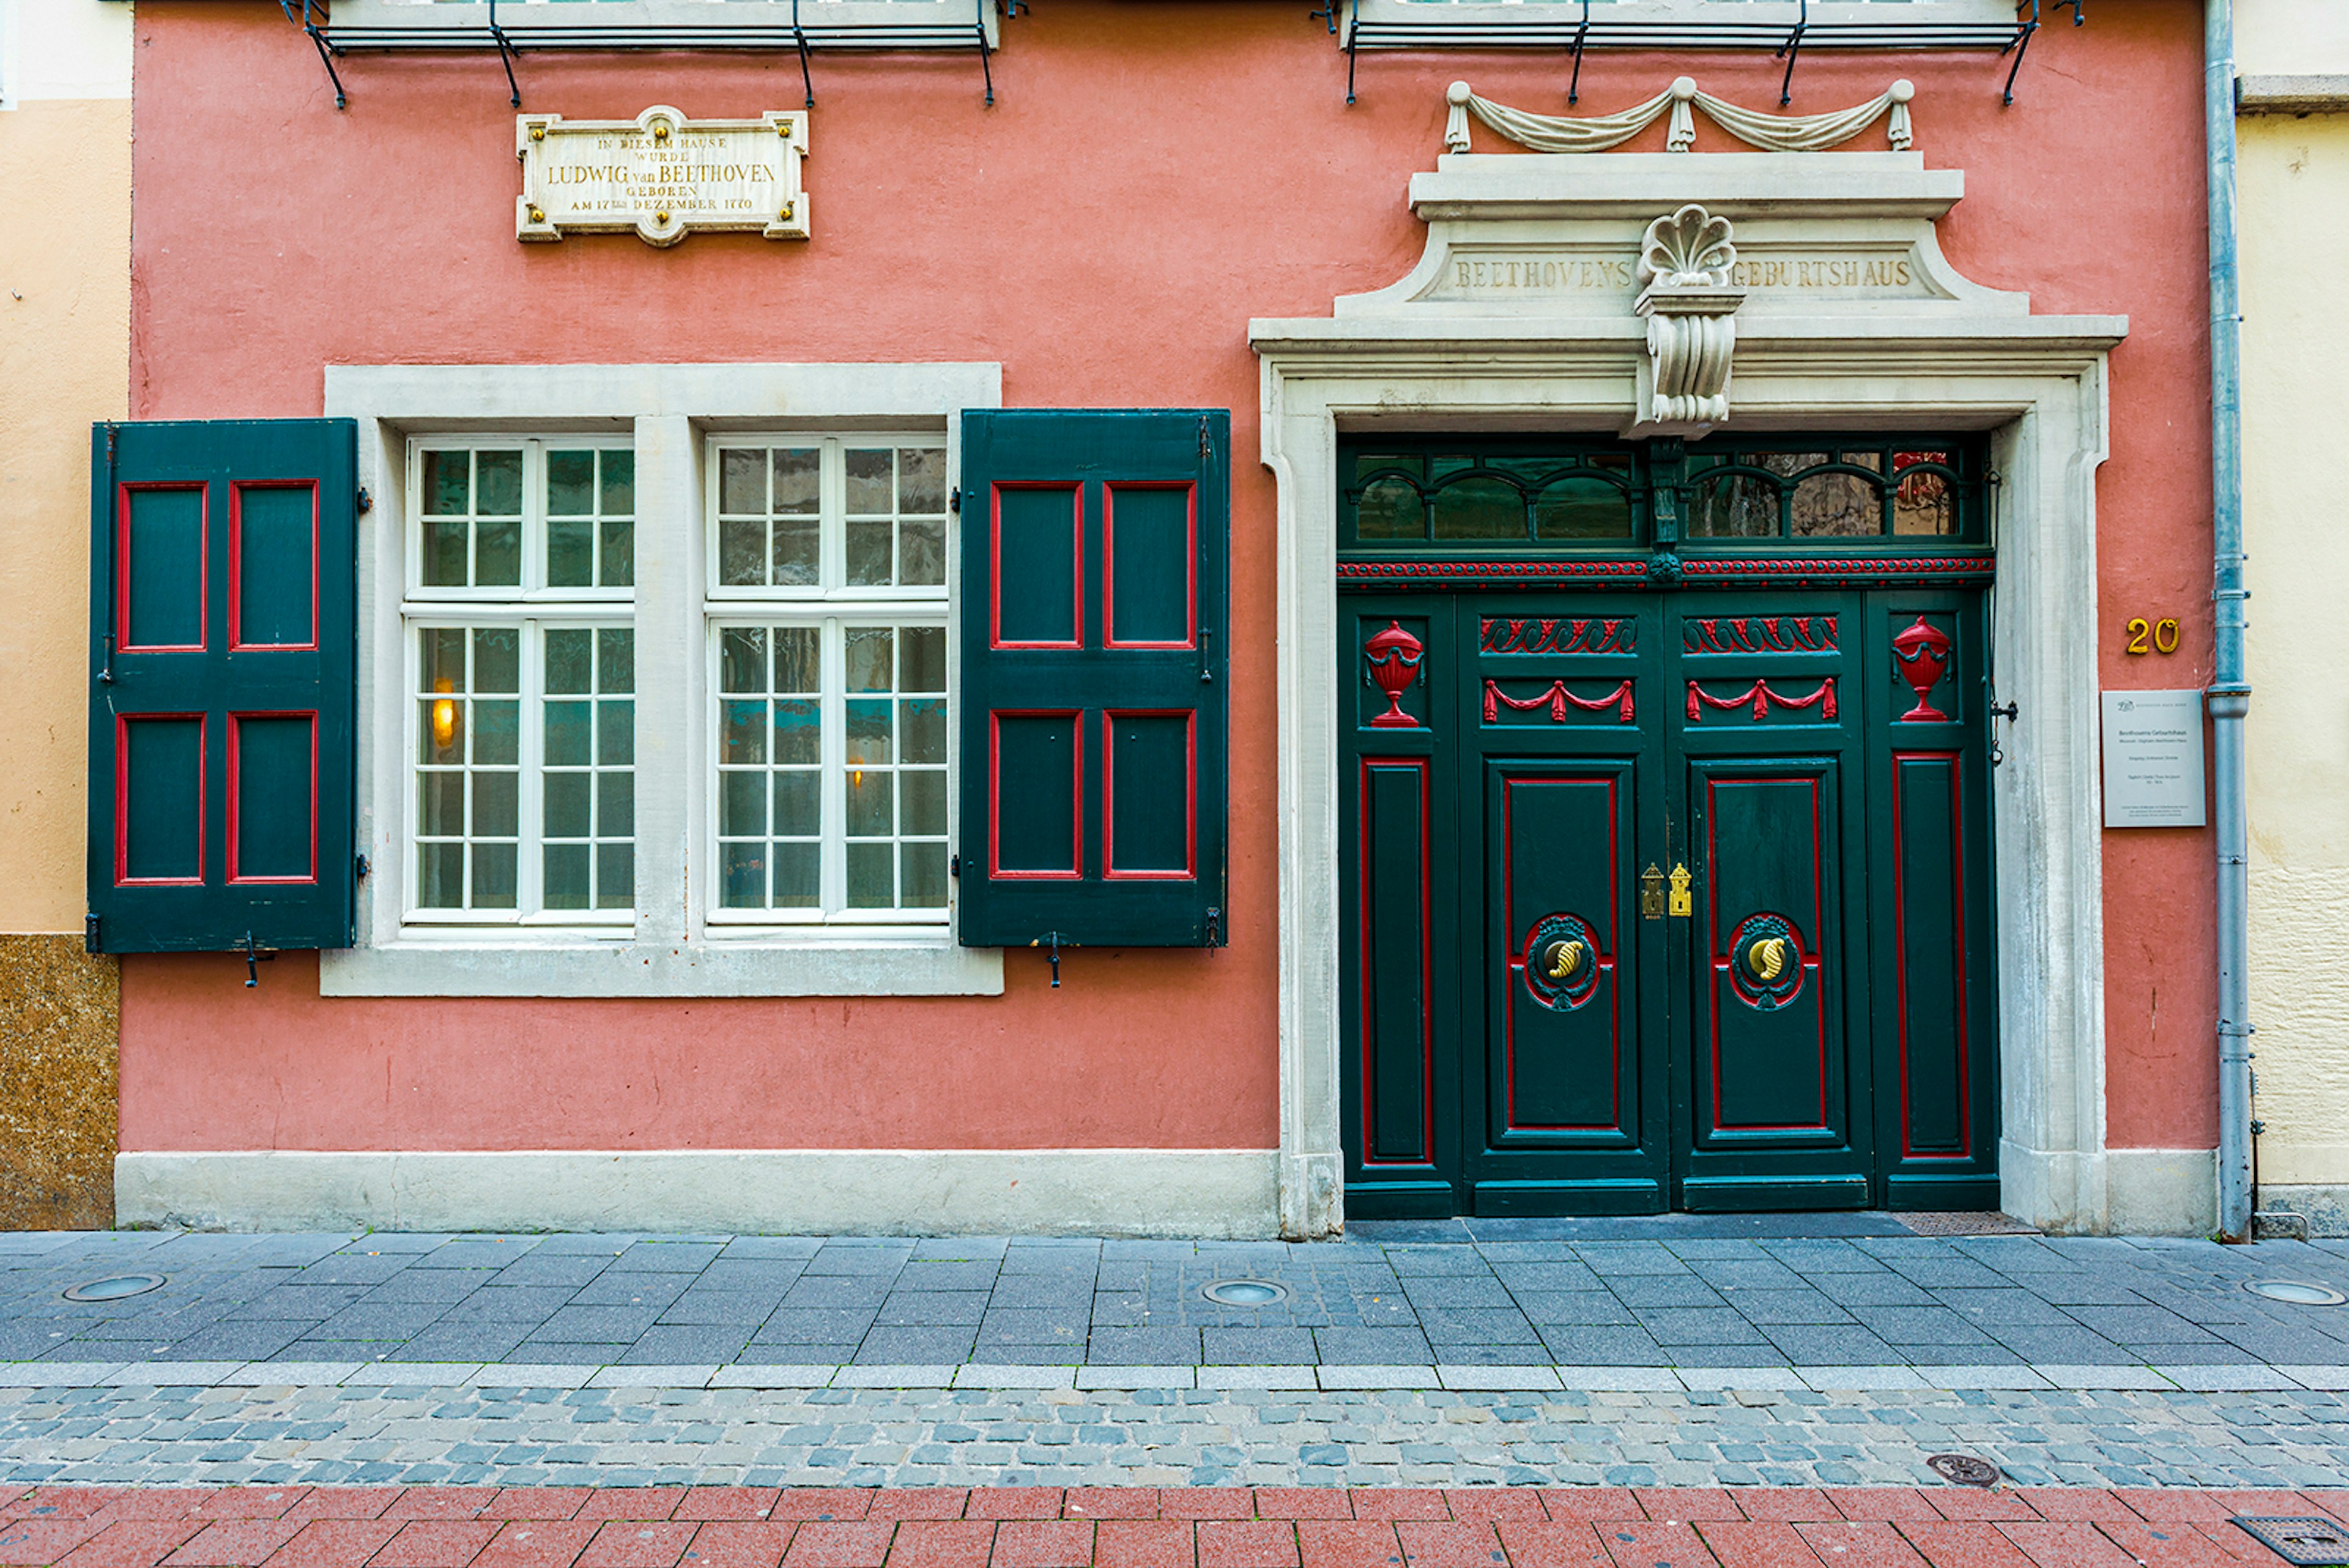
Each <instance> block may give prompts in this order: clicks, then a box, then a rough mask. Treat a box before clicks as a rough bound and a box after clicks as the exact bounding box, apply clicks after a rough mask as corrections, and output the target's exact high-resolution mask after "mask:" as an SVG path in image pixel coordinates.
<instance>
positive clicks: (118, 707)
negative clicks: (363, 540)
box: [88, 420, 358, 953]
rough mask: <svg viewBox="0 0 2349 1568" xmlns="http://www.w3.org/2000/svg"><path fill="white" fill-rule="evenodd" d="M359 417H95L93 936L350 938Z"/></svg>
mask: <svg viewBox="0 0 2349 1568" xmlns="http://www.w3.org/2000/svg"><path fill="white" fill-rule="evenodd" d="M357 451H358V445H357V426H356V425H355V424H353V423H352V421H348V420H254V421H188V422H173V423H154V424H109V425H99V426H98V427H97V428H96V430H95V431H93V432H92V439H91V453H90V665H89V675H90V684H89V867H88V881H89V924H88V938H89V946H90V949H91V950H92V951H97V952H112V953H126V952H188V951H196V952H202V951H212V950H227V949H237V948H243V947H245V946H246V945H247V944H248V942H249V943H250V944H251V945H252V946H254V947H255V948H334V947H348V946H349V945H350V942H351V935H352V927H351V910H352V898H353V892H354V888H355V887H356V883H357V871H356V854H357V847H356V844H355V842H354V822H353V818H354V815H355V814H354V809H353V785H354V774H355V772H356V756H355V754H354V742H353V728H352V726H353V713H354V709H355V706H356V701H357V661H356V657H355V653H356V649H355V645H354V636H353V625H354V621H353V618H354V616H355V614H356V608H357V606H356V593H355V583H354V571H355V565H356V562H355V544H356V534H357V492H356V489H355V482H354V477H353V476H354V472H355V468H356V465H357Z"/></svg>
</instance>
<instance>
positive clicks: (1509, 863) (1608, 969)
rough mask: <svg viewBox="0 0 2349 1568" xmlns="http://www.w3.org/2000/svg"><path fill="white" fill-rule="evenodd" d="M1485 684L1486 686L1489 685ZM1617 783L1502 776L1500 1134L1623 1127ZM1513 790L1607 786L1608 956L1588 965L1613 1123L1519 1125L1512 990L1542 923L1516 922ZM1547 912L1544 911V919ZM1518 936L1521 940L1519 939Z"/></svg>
mask: <svg viewBox="0 0 2349 1568" xmlns="http://www.w3.org/2000/svg"><path fill="white" fill-rule="evenodd" d="M1488 684H1489V683H1488ZM1619 782H1620V775H1619V774H1502V775H1501V916H1502V919H1506V921H1508V922H1509V923H1508V927H1507V929H1508V931H1509V933H1510V949H1509V953H1508V957H1507V959H1506V961H1504V962H1503V964H1502V966H1501V967H1502V971H1503V979H1502V983H1503V984H1504V985H1506V986H1507V987H1508V988H1509V990H1508V1002H1507V1004H1506V1006H1504V1007H1503V1008H1502V1009H1501V1073H1502V1076H1503V1077H1504V1079H1505V1080H1506V1085H1507V1089H1506V1094H1507V1101H1506V1106H1505V1107H1504V1110H1503V1115H1502V1130H1503V1131H1504V1132H1613V1133H1619V1132H1622V1131H1624V1130H1625V1129H1624V1127H1623V988H1622V987H1621V986H1620V985H1618V984H1615V983H1613V982H1614V981H1615V978H1616V976H1615V956H1616V952H1617V950H1618V949H1617V946H1616V944H1617V943H1618V942H1619V941H1620V940H1622V931H1621V929H1620V928H1619V926H1618V925H1617V924H1616V918H1617V916H1618V914H1619V912H1620V909H1619V901H1620V899H1621V898H1622V896H1623V892H1622V886H1621V883H1620V881H1619V874H1620V872H1621V869H1622V865H1621V860H1620V855H1621V852H1622V850H1621V844H1620V833H1619V820H1618V815H1617V813H1618V802H1617V799H1616V794H1615V792H1616V786H1617V784H1619ZM1512 784H1605V785H1606V786H1607V951H1606V952H1605V954H1603V955H1599V954H1593V955H1592V961H1593V962H1595V963H1597V964H1598V966H1599V975H1600V977H1601V980H1602V981H1603V982H1605V983H1606V984H1607V987H1608V990H1607V1010H1608V1019H1609V1024H1610V1025H1611V1029H1610V1033H1609V1043H1610V1044H1612V1046H1613V1048H1614V1049H1613V1059H1614V1065H1613V1067H1612V1068H1611V1069H1610V1072H1611V1078H1610V1080H1609V1087H1610V1088H1611V1089H1612V1090H1613V1110H1614V1119H1613V1120H1611V1121H1604V1122H1521V1121H1519V1120H1517V994H1516V987H1517V986H1519V985H1520V984H1522V983H1524V981H1523V978H1522V977H1523V975H1524V972H1525V967H1526V944H1527V943H1528V942H1530V941H1531V940H1533V929H1534V926H1535V925H1536V924H1537V923H1538V921H1539V919H1540V917H1539V916H1536V917H1535V918H1534V919H1531V920H1520V919H1518V918H1517V899H1516V856H1515V855H1514V854H1513V853H1511V852H1512V850H1514V849H1515V847H1516V820H1515V818H1516V799H1515V798H1514V797H1513V796H1512V795H1511V794H1510V789H1509V786H1510V785H1512ZM1550 912H1551V911H1549V910H1547V909H1545V910H1543V911H1542V913H1543V914H1548V913H1550ZM1520 931H1522V932H1523V933H1524V934H1523V935H1519V934H1518V933H1519V932H1520Z"/></svg>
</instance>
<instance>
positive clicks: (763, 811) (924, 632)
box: [709, 437, 947, 924]
mask: <svg viewBox="0 0 2349 1568" xmlns="http://www.w3.org/2000/svg"><path fill="white" fill-rule="evenodd" d="M711 468H712V471H713V476H712V482H713V487H714V490H715V495H714V497H713V500H714V505H713V507H712V528H713V535H714V537H713V539H712V542H711V545H712V547H711V550H710V561H711V582H710V589H709V594H710V599H711V604H710V607H709V608H710V657H711V673H712V680H711V691H712V696H713V700H714V705H715V710H716V711H715V722H714V723H713V725H712V731H711V732H712V735H713V737H714V739H713V746H714V755H713V758H712V772H713V774H714V784H713V791H712V793H713V795H714V803H713V804H714V813H713V820H714V824H715V828H716V831H715V834H714V838H715V841H716V842H715V848H716V853H717V870H716V884H717V888H718V897H717V898H716V900H715V902H716V904H717V908H716V909H713V910H712V912H711V918H712V919H716V920H720V921H738V922H751V923H766V922H795V921H832V922H839V923H846V924H855V923H872V922H933V923H942V922H943V921H944V919H945V918H946V908H947V634H946V604H945V600H946V519H947V483H946V452H945V450H944V447H943V445H942V444H941V443H939V442H938V441H936V440H935V439H934V438H933V439H931V440H928V441H918V440H912V439H903V438H900V439H893V440H878V439H875V440H865V439H861V438H855V437H842V438H823V439H808V440H804V441H721V442H719V443H718V445H717V446H716V449H715V451H714V453H713V461H712V463H711Z"/></svg>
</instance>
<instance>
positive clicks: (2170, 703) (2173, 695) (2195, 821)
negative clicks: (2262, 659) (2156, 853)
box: [2104, 691, 2204, 827]
mask: <svg viewBox="0 0 2349 1568" xmlns="http://www.w3.org/2000/svg"><path fill="white" fill-rule="evenodd" d="M2104 698H2105V826H2106V827H2199V826H2202V824H2203V820H2204V819H2203V810H2202V693H2201V692H2200V691H2107V692H2106V693H2105V694H2104Z"/></svg>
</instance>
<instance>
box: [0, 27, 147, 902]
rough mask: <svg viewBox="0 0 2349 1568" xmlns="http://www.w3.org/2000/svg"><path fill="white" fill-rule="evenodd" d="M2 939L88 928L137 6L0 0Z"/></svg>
mask: <svg viewBox="0 0 2349 1568" xmlns="http://www.w3.org/2000/svg"><path fill="white" fill-rule="evenodd" d="M0 59H5V64H0V72H5V78H0V91H5V93H6V95H7V98H6V101H7V104H8V107H6V108H0V169H5V170H6V171H7V178H6V179H5V181H0V539H5V541H6V548H5V549H0V682H5V692H6V700H5V701H0V932H36V931H54V932H68V931H69V932H74V933H76V934H78V933H79V932H80V930H81V925H82V909H83V898H82V801H83V794H84V784H83V775H84V768H85V763H84V757H85V751H84V746H83V730H84V726H85V724H86V723H87V715H88V705H87V704H88V698H87V692H88V677H87V674H86V670H87V662H86V661H87V659H88V608H89V604H88V600H89V587H88V584H89V427H90V422H91V421H94V420H104V419H119V418H121V417H122V416H123V414H124V413H125V411H126V410H127V407H128V398H129V352H130V7H129V5H127V4H124V3H122V0H0Z"/></svg>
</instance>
